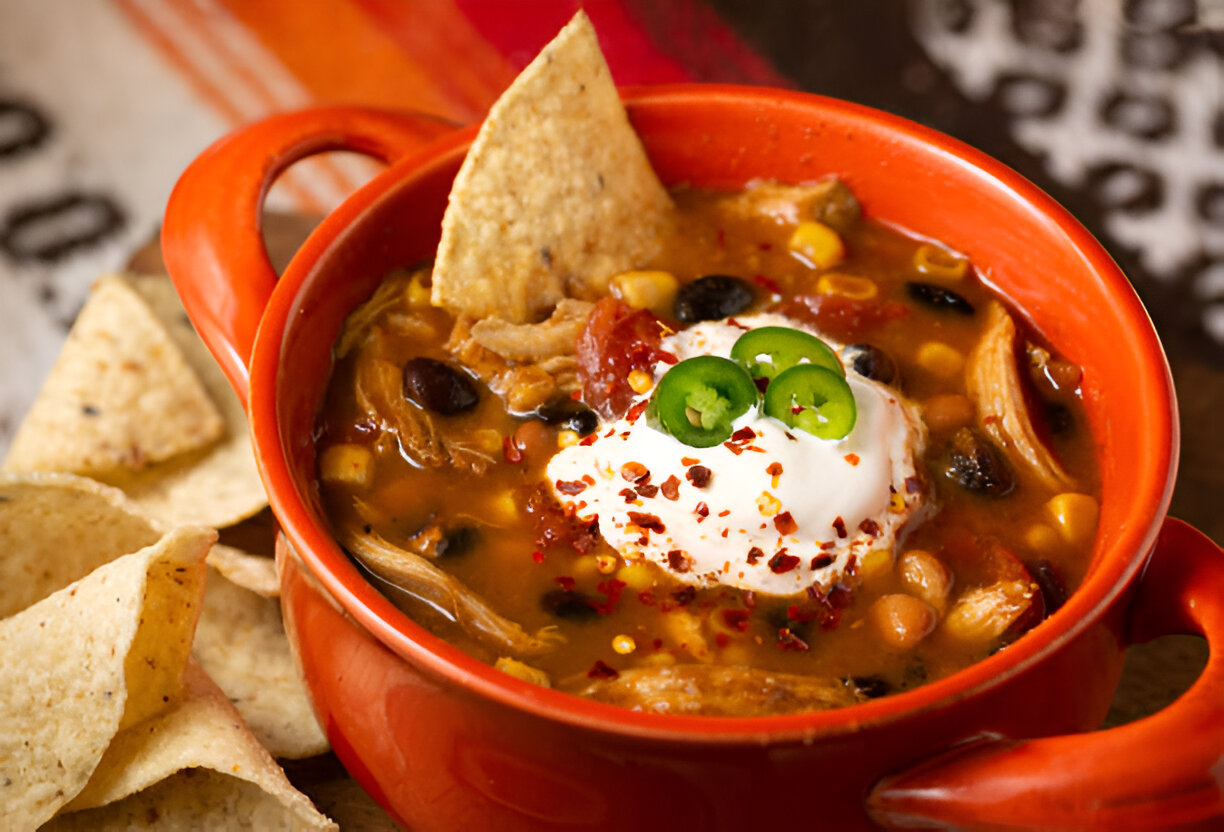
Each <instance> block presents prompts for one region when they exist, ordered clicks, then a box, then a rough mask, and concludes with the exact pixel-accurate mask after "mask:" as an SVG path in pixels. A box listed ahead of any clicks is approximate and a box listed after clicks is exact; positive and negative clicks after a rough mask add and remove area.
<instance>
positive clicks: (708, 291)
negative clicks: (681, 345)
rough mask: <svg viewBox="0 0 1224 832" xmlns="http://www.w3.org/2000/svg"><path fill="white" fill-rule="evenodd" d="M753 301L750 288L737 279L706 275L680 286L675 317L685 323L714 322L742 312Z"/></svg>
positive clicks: (723, 275) (719, 275)
mask: <svg viewBox="0 0 1224 832" xmlns="http://www.w3.org/2000/svg"><path fill="white" fill-rule="evenodd" d="M752 300H753V293H752V287H751V286H750V285H749V284H748V283H747V282H746V281H743V280H740V279H739V278H738V277H731V276H730V275H725V274H708V275H706V276H705V277H699V278H697V279H696V280H694V281H693V282H692V283H689V284H687V285H685V286H682V287H680V291H679V292H677V293H676V305H675V309H674V311H675V314H676V318H677V319H678V320H680V321H683V322H684V323H686V324H691V323H695V322H697V321H716V320H718V319H719V318H726V317H727V316H729V315H735V314H738V313H740V312H743V311H744V310H745V309H747V308H748V307H749V305H751V303H752Z"/></svg>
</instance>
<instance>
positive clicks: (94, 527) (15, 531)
mask: <svg viewBox="0 0 1224 832" xmlns="http://www.w3.org/2000/svg"><path fill="white" fill-rule="evenodd" d="M161 536H162V531H161V530H160V529H158V528H157V527H156V526H155V524H154V523H153V522H152V521H151V520H149V519H148V518H146V517H144V516H143V515H141V514H140V513H139V512H138V511H137V509H136V507H135V506H134V505H133V504H132V503H131V502H130V501H129V500H128V499H127V498H126V497H125V496H124V495H123V492H122V491H119V490H118V489H116V488H111V487H110V486H106V485H102V484H101V483H98V482H95V481H93V480H91V479H86V478H85V477H78V476H73V475H72V474H47V473H32V474H0V552H3V556H2V557H0V618H5V617H7V616H10V615H13V614H14V613H17V612H20V611H21V610H23V609H25V608H26V607H28V606H30V605H31V604H34V603H37V602H38V601H41V600H42V599H43V598H46V597H47V596H48V595H50V594H51V593H53V592H55V591H57V590H59V589H63V588H64V587H65V586H67V585H68V584H70V583H72V582H73V581H76V580H80V579H81V578H83V577H85V576H86V575H88V574H89V573H90V572H92V571H93V570H94V569H97V568H98V567H99V566H101V565H103V564H105V563H110V562H111V561H112V560H114V559H115V558H117V557H119V556H120V555H124V554H128V553H130V552H135V551H137V550H138V549H142V548H144V547H145V546H148V545H150V544H153V543H156V542H157V541H158V540H159V539H160V538H161Z"/></svg>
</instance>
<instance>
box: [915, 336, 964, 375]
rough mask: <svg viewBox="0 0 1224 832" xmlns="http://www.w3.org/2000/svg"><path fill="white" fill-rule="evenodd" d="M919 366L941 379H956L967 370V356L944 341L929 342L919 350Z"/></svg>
mask: <svg viewBox="0 0 1224 832" xmlns="http://www.w3.org/2000/svg"><path fill="white" fill-rule="evenodd" d="M918 364H919V365H920V366H921V367H922V368H923V369H925V370H926V371H927V372H929V373H931V374H933V375H936V376H939V377H940V378H948V379H950V378H954V377H956V376H958V375H960V373H961V371H962V370H963V369H964V368H965V356H964V355H963V354H962V353H961V351H960V350H958V349H956V348H955V347H951V346H948V345H947V344H945V343H943V342H942V341H927V342H926V343H925V344H923V345H922V346H921V347H919V348H918Z"/></svg>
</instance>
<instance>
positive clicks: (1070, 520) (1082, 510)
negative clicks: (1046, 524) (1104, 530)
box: [1046, 492, 1099, 543]
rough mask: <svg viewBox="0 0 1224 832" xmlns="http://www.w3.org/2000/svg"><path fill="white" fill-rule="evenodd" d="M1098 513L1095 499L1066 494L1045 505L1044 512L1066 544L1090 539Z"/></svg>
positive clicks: (1052, 499)
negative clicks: (1052, 521)
mask: <svg viewBox="0 0 1224 832" xmlns="http://www.w3.org/2000/svg"><path fill="white" fill-rule="evenodd" d="M1098 511H1099V507H1098V506H1097V501H1096V498H1095V497H1092V496H1090V495H1088V494H1074V493H1070V492H1068V493H1066V494H1059V495H1057V496H1055V497H1052V498H1051V499H1050V501H1049V502H1048V503H1046V512H1047V513H1048V514H1049V515H1050V517H1051V518H1052V519H1053V520H1054V528H1055V529H1056V530H1057V531H1058V533H1059V534H1060V535H1062V538H1063V540H1065V541H1067V542H1068V543H1083V542H1084V541H1085V540H1087V539H1088V538H1090V537H1092V534H1093V532H1095V531H1096V527H1097V513H1098Z"/></svg>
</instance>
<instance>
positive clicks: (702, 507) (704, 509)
mask: <svg viewBox="0 0 1224 832" xmlns="http://www.w3.org/2000/svg"><path fill="white" fill-rule="evenodd" d="M693 514H696V515H697V516H698V517H708V516H709V515H710V507H709V506H707V505H706V504H705V501H704V500H703V501H702V502H700V503H698V504H697V505H696V507H695V508H694V509H693Z"/></svg>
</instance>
